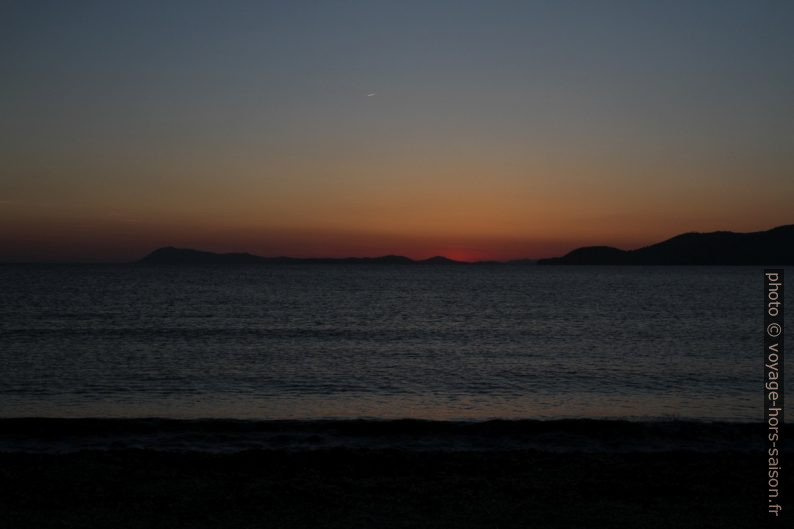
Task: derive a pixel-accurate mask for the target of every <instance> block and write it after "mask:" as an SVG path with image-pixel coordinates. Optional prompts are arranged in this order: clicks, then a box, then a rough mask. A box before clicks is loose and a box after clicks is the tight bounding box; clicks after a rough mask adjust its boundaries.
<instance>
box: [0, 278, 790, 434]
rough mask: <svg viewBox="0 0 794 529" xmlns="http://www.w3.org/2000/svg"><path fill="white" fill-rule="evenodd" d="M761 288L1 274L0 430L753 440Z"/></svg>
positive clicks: (753, 284) (642, 282) (691, 283)
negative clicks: (249, 424)
mask: <svg viewBox="0 0 794 529" xmlns="http://www.w3.org/2000/svg"><path fill="white" fill-rule="evenodd" d="M787 271H788V272H789V273H788V277H792V275H791V269H789V270H787ZM763 280H764V277H763V269H762V268H757V267H665V266H658V267H610V266H603V267H601V266H537V265H528V264H521V265H507V264H501V265H500V264H479V265H452V264H446V265H417V264H413V265H400V264H391V265H378V264H373V265H369V264H338V265H337V264H291V265H255V266H219V267H212V266H195V267H191V266H141V265H3V266H0V418H4V419H7V418H19V417H51V418H164V419H241V420H295V419H298V420H314V419H431V420H449V421H480V420H486V419H563V418H576V419H581V418H597V419H604V418H606V419H628V420H642V421H646V420H657V419H658V420H666V419H671V420H690V419H691V420H703V421H733V422H754V421H755V422H760V421H762V420H763V374H764V370H763V332H764V329H763V311H764V305H763V303H764V297H763ZM788 290H789V291H790V288H789V289H788ZM788 297H789V299H794V298H791V296H790V295H789V296H788ZM792 312H794V311H789V314H791V313H792ZM786 322H787V327H788V328H790V329H791V328H794V327H792V325H791V318H790V317H788V316H787V319H786ZM791 378H792V377H789V381H788V382H787V391H788V394H791V389H792V384H791V382H790V381H791Z"/></svg>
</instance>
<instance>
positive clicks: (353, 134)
mask: <svg viewBox="0 0 794 529" xmlns="http://www.w3.org/2000/svg"><path fill="white" fill-rule="evenodd" d="M792 28H794V2H790V1H783V0H781V1H775V2H765V1H757V0H756V1H749V0H748V1H746V2H735V1H717V0H715V1H711V2H693V1H683V0H682V1H657V2H647V1H625V2H610V1H603V2H592V1H581V2H568V1H553V2H552V1H549V2H531V1H521V2H518V1H517V2H507V1H502V2H499V1H481V2H470V1H461V0H455V1H447V2H433V1H428V0H425V1H420V2H413V1H406V0H401V1H394V2H378V1H372V0H369V1H362V2H352V1H348V2H344V1H328V2H303V1H294V0H293V1H286V0H285V1H283V2H264V1H257V2H254V1H251V2H240V1H236V2H235V1H216V2H208V1H195V0H191V1H184V2H179V1H164V0H160V1H156V2H144V1H134V2H133V1H129V2H118V1H95V2H88V1H69V2H65V1H53V2H44V1H36V0H24V1H18V2H14V1H2V0H0V79H2V82H1V83H0V260H3V261H20V260H22V261H26V260H85V261H92V260H128V259H135V258H138V257H140V256H141V255H143V254H145V253H147V252H148V251H150V250H152V249H154V248H155V247H159V246H164V245H175V246H187V247H195V248H201V249H207V250H214V251H249V252H254V253H257V254H260V255H294V256H352V255H361V256H364V255H367V256H374V255H382V254H387V253H397V254H403V255H408V256H411V257H418V258H421V257H428V256H431V255H435V254H443V255H447V256H450V257H453V258H460V259H491V258H493V259H506V258H516V257H544V256H550V255H558V254H561V253H565V252H566V251H568V250H570V249H572V248H574V247H576V246H581V245H586V244H610V245H615V246H618V247H622V248H632V247H637V246H641V245H643V244H645V243H649V242H655V241H657V240H660V239H664V238H667V237H669V236H672V235H675V234H677V233H680V232H683V231H710V230H716V229H730V230H735V231H755V230H760V229H767V228H770V227H773V226H776V225H780V224H790V223H792V222H794V215H792V213H794V30H792ZM370 94H374V95H370Z"/></svg>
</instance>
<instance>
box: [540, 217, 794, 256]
mask: <svg viewBox="0 0 794 529" xmlns="http://www.w3.org/2000/svg"><path fill="white" fill-rule="evenodd" d="M538 264H541V265H549V264H559V265H791V264H794V224H790V225H786V226H778V227H777V228H772V229H771V230H767V231H759V232H751V233H735V232H730V231H715V232H710V233H697V232H692V233H682V234H681V235H676V236H675V237H673V238H671V239H668V240H666V241H662V242H659V243H656V244H652V245H650V246H645V247H642V248H638V249H636V250H620V249H618V248H613V247H611V246H587V247H584V248H577V249H576V250H573V251H572V252H570V253H568V254H566V255H564V256H562V257H553V258H551V259H541V260H539V261H538Z"/></svg>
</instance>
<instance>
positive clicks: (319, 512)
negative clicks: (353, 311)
mask: <svg viewBox="0 0 794 529" xmlns="http://www.w3.org/2000/svg"><path fill="white" fill-rule="evenodd" d="M763 426H764V425H763V424H761V423H708V422H693V421H646V422H629V421H599V420H586V419H575V420H557V421H533V420H522V421H485V422H444V421H439V422H434V421H413V420H407V421H367V420H360V421H230V420H199V421H177V420H167V419H32V418H29V419H0V443H2V444H3V446H4V448H0V527H4V528H5V527H9V528H11V527H13V528H15V529H27V528H31V529H32V528H37V529H42V528H45V529H46V528H56V527H58V528H60V527H81V528H93V527H96V528H106V527H113V528H119V529H126V528H136V529H137V528H141V529H143V528H169V529H173V528H199V529H200V528H208V529H209V528H254V527H257V528H259V527H266V528H307V529H308V528H340V529H341V528H369V527H371V528H377V529H381V528H414V527H426V528H445V527H449V528H482V529H485V528H494V527H499V528H517V529H518V528H521V529H525V528H560V529H562V528H569V527H588V528H624V527H625V528H637V527H644V528H669V527H687V528H694V527H709V528H711V527H713V528H731V527H736V528H747V527H758V526H760V525H761V523H762V522H763V521H764V517H765V515H766V512H765V510H766V507H765V506H766V487H765V483H764V481H763V477H764V473H765V468H764V466H765V460H764V453H763V435H764V433H763ZM786 437H788V438H789V439H791V438H792V436H791V428H790V427H788V428H787V430H786ZM202 443H203V444H202ZM14 444H16V450H13V448H14V446H13V445H14ZM213 446H214V449H213ZM48 447H49V448H48ZM224 447H225V448H224ZM20 450H21V451H20ZM784 479H785V480H786V482H785V483H784V488H783V490H784V491H785V490H792V489H794V487H791V479H790V477H789V474H787V475H785V476H784Z"/></svg>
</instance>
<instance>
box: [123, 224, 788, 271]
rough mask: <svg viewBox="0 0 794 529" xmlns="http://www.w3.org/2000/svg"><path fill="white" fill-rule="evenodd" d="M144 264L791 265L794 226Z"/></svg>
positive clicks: (184, 256)
mask: <svg viewBox="0 0 794 529" xmlns="http://www.w3.org/2000/svg"><path fill="white" fill-rule="evenodd" d="M138 263H139V264H145V265H229V264H235V265H249V264H390V265H393V264H400V265H474V264H515V265H523V264H534V263H537V264H540V265H790V264H794V224H789V225H785V226H778V227H777V228H772V229H770V230H767V231H759V232H751V233H736V232H731V231H715V232H709V233H700V232H690V233H682V234H680V235H676V236H675V237H672V238H670V239H667V240H666V241H662V242H658V243H655V244H651V245H649V246H644V247H642V248H638V249H635V250H621V249H619V248H614V247H611V246H586V247H582V248H577V249H575V250H573V251H571V252H569V253H567V254H566V255H564V256H562V257H552V258H548V259H540V260H538V261H534V260H531V259H516V260H512V261H476V262H467V261H456V260H454V259H450V258H448V257H443V256H435V257H430V258H429V259H419V260H416V259H411V258H410V257H405V256H402V255H384V256H380V257H343V258H335V257H261V256H258V255H254V254H250V253H214V252H206V251H201V250H194V249H190V248H175V247H173V246H167V247H164V248H158V249H157V250H154V251H153V252H151V253H150V254H148V255H146V256H145V257H144V258H143V259H141V260H140V261H138Z"/></svg>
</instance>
